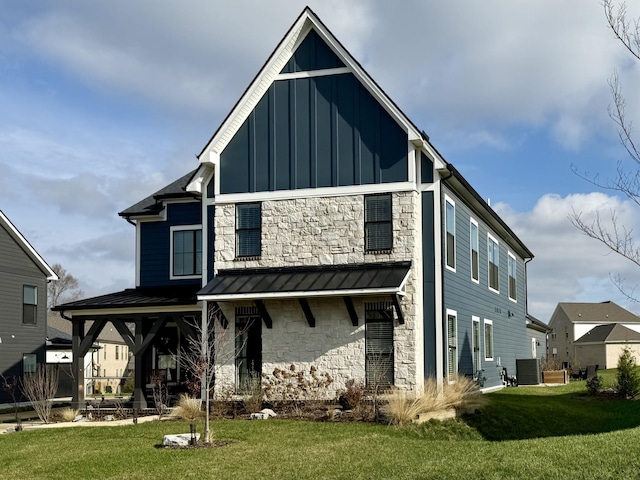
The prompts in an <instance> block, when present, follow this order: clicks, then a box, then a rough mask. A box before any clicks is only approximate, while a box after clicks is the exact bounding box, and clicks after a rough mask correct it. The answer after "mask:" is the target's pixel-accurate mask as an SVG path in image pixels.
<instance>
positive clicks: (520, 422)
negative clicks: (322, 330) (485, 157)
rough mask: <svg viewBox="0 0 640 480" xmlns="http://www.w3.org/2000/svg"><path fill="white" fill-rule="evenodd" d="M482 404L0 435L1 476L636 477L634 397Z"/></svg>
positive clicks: (572, 393) (567, 396) (508, 395)
mask: <svg viewBox="0 0 640 480" xmlns="http://www.w3.org/2000/svg"><path fill="white" fill-rule="evenodd" d="M489 396H490V399H491V402H490V404H489V405H488V406H487V407H485V408H484V409H483V411H482V412H481V413H479V414H476V415H472V416H468V417H464V418H463V419H458V420H451V421H447V422H442V423H437V422H431V423H428V424H425V425H422V426H413V427H410V428H405V429H399V428H392V427H387V426H384V425H373V424H356V423H351V424H350V423H331V422H317V423H312V422H303V421H292V420H277V419H271V420H268V421H245V420H235V421H234V420H227V421H215V422H213V423H212V428H213V433H214V437H215V438H216V439H221V440H228V441H230V442H231V443H229V444H228V445H226V446H222V447H216V448H211V449H197V450H170V449H164V448H161V447H159V444H160V443H161V441H162V436H163V435H164V434H166V433H180V432H188V431H189V427H188V425H187V424H186V423H179V422H175V423H174V422H170V423H167V422H151V423H144V424H140V425H132V426H126V427H105V428H68V429H67V428H65V429H48V430H39V431H26V432H21V433H14V434H9V435H2V436H0V478H11V479H27V478H28V479H35V478H47V479H57V478H60V479H74V478H83V479H84V478H100V479H110V478H132V479H146V478H149V479H156V478H198V479H202V478H222V479H227V478H228V479H244V478H246V479H256V478H267V479H269V478H274V479H316V478H318V479H321V478H327V479H329V478H332V479H333V478H335V479H338V478H344V479H348V480H353V479H371V478H393V479H410V478H416V479H418V478H421V479H422V478H427V479H428V478H434V479H439V478H442V479H457V478H464V479H467V480H471V479H494V478H495V479H505V478H526V479H537V478H541V479H542V478H544V479H564V478H567V479H571V478H581V479H606V478H615V479H627V478H639V477H640V473H638V472H640V456H638V455H637V448H638V445H640V402H635V401H627V400H603V399H598V398H593V397H588V396H587V395H586V389H585V386H584V382H573V383H571V384H570V385H567V386H562V387H518V388H508V389H504V390H502V391H500V392H496V393H493V394H490V395H489Z"/></svg>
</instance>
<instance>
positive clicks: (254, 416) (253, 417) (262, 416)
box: [249, 412, 269, 420]
mask: <svg viewBox="0 0 640 480" xmlns="http://www.w3.org/2000/svg"><path fill="white" fill-rule="evenodd" d="M249 418H250V420H269V415H267V414H266V413H262V412H258V413H252V414H251V417H249Z"/></svg>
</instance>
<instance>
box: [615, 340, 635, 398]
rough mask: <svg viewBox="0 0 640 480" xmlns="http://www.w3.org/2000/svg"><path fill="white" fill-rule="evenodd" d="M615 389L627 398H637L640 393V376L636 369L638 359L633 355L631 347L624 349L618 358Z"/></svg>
mask: <svg viewBox="0 0 640 480" xmlns="http://www.w3.org/2000/svg"><path fill="white" fill-rule="evenodd" d="M615 389H616V390H617V391H618V393H619V394H620V395H621V396H623V397H625V398H635V397H636V396H637V395H638V393H639V392H640V375H639V374H638V371H637V369H636V357H634V356H633V355H631V349H630V348H629V347H624V349H623V350H622V353H621V354H620V357H619V358H618V373H617V374H616V383H615Z"/></svg>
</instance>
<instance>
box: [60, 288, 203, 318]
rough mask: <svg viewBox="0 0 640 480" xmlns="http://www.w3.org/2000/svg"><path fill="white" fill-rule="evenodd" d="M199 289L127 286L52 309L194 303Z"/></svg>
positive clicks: (66, 309) (93, 308) (164, 305)
mask: <svg viewBox="0 0 640 480" xmlns="http://www.w3.org/2000/svg"><path fill="white" fill-rule="evenodd" d="M199 289H200V285H199V284H195V285H185V286H171V287H148V288H143V287H138V288H128V289H126V290H123V291H122V292H116V293H109V294H106V295H100V296H98V297H92V298H85V299H82V300H76V301H75V302H69V303H65V304H62V305H56V306H55V307H54V308H53V309H52V310H54V311H57V312H60V311H62V312H66V311H73V310H98V309H105V308H131V307H168V306H175V305H196V303H197V301H196V292H197V291H198V290H199Z"/></svg>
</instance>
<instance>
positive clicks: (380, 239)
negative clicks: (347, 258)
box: [364, 194, 393, 252]
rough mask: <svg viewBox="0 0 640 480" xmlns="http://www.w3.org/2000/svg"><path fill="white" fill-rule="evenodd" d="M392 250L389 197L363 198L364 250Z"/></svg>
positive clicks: (369, 196)
mask: <svg viewBox="0 0 640 480" xmlns="http://www.w3.org/2000/svg"><path fill="white" fill-rule="evenodd" d="M392 248H393V228H392V223H391V195H390V194H386V195H368V196H366V197H364V250H365V252H376V251H389V250H391V249H392Z"/></svg>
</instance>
